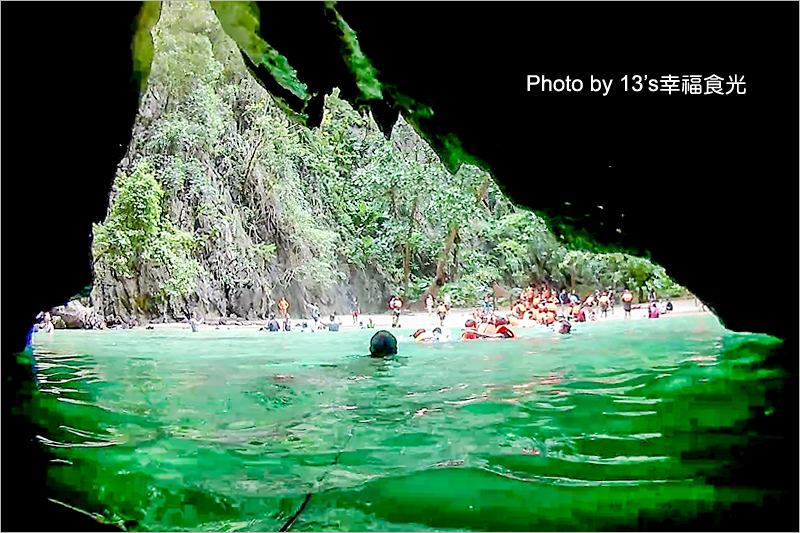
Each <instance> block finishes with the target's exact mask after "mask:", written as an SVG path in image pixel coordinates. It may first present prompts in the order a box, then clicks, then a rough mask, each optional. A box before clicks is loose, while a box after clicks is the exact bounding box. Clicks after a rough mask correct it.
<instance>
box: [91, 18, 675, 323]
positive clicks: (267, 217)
mask: <svg viewBox="0 0 800 533" xmlns="http://www.w3.org/2000/svg"><path fill="white" fill-rule="evenodd" d="M153 43H154V56H153V63H152V66H151V71H150V77H149V80H148V87H147V92H146V93H145V95H144V97H143V99H142V104H141V107H140V112H139V116H138V117H137V122H136V125H135V128H134V132H133V138H132V141H131V144H130V146H129V149H128V153H127V155H126V157H125V159H124V160H123V161H122V163H121V165H120V171H119V174H118V176H117V178H116V181H115V186H114V191H113V192H112V197H111V204H110V208H109V215H108V218H107V219H106V221H105V222H104V223H103V224H102V225H99V226H97V227H96V228H95V234H94V235H95V241H94V247H93V252H94V256H95V284H94V289H93V291H92V300H93V303H94V305H95V306H96V307H98V308H100V310H101V311H103V312H104V313H105V314H115V315H118V316H123V317H125V316H131V315H141V316H145V317H164V318H166V319H169V318H179V317H182V316H183V315H184V314H185V313H186V312H187V310H188V309H190V308H194V307H198V308H199V309H200V311H201V313H203V314H205V315H207V316H222V315H225V316H227V315H229V314H235V315H237V316H241V317H246V318H256V317H263V316H264V315H265V313H267V312H268V311H269V310H270V309H273V310H274V303H275V301H276V300H277V299H278V298H279V297H280V296H283V295H286V296H288V297H289V299H290V301H292V302H293V309H292V310H293V311H297V310H298V309H301V308H302V307H303V305H302V304H303V302H304V301H314V302H319V303H321V304H322V305H323V306H324V307H327V308H329V309H330V310H339V311H344V310H345V309H346V306H347V300H348V297H349V296H350V295H356V296H358V298H359V301H360V302H361V304H362V307H363V308H364V309H365V310H367V311H369V310H377V309H382V308H383V306H384V302H385V300H386V298H387V297H388V296H389V293H390V292H392V291H394V290H396V289H397V288H403V289H404V290H405V291H406V297H407V298H410V299H412V300H413V299H415V298H418V297H420V296H422V294H424V293H425V292H426V291H428V290H432V291H433V292H434V293H436V292H438V291H439V288H440V287H441V290H443V291H447V292H449V293H450V294H451V297H452V300H453V303H454V304H456V305H470V304H474V303H476V302H477V300H478V299H479V298H481V297H482V295H483V293H484V292H485V291H486V290H488V289H489V288H490V287H491V286H492V284H493V283H499V284H500V285H501V286H504V287H506V288H511V287H521V286H524V285H527V284H528V283H531V282H538V281H543V280H550V281H552V282H554V283H558V284H563V285H566V286H570V287H572V288H573V289H576V290H579V291H581V290H584V291H586V290H591V289H594V288H599V287H608V286H613V287H616V288H621V287H622V286H624V285H627V286H630V287H632V288H634V289H639V290H640V291H641V290H644V289H645V288H650V287H655V288H659V289H662V290H665V291H669V292H673V293H678V292H680V291H681V289H680V288H679V287H677V286H675V285H674V283H673V282H672V281H671V280H670V279H669V278H668V277H667V276H666V274H665V273H664V271H663V269H662V268H660V267H658V266H656V265H654V264H652V263H650V262H649V261H647V260H645V259H639V258H634V257H631V256H627V255H623V254H618V253H611V254H596V253H592V252H588V251H576V250H570V249H568V248H567V247H566V246H565V245H563V244H561V243H560V242H559V241H558V239H557V238H556V237H555V236H554V235H553V233H552V232H551V231H549V230H548V228H547V227H546V225H545V223H544V222H543V220H542V219H540V218H539V217H537V216H536V215H535V214H533V213H531V212H528V211H525V210H521V209H519V208H517V207H516V206H514V205H513V204H512V203H511V202H510V201H509V200H508V199H507V198H506V197H505V196H504V195H503V193H502V192H501V191H500V190H499V189H498V187H497V186H496V185H495V183H494V181H493V180H492V179H491V176H489V175H488V174H487V173H485V172H484V171H482V170H480V169H478V168H477V167H473V166H469V165H462V166H461V167H460V169H459V170H458V171H457V172H456V173H451V172H449V171H448V170H447V169H446V168H445V166H444V165H443V164H442V162H441V161H440V160H439V158H438V157H437V156H436V155H435V153H434V152H433V150H432V149H431V148H430V147H429V146H428V145H427V144H426V143H425V142H424V141H423V140H422V139H421V138H420V137H419V136H418V135H417V134H416V132H415V131H414V129H413V128H412V127H411V126H410V125H409V124H407V123H406V122H405V121H404V120H403V119H402V118H401V119H399V121H398V123H397V124H396V125H395V128H394V130H393V132H392V135H391V137H390V138H389V139H387V138H386V137H385V136H384V135H383V134H382V133H381V131H380V130H379V128H378V126H377V125H376V123H375V121H374V120H373V119H372V118H371V117H370V116H369V115H362V114H359V113H358V112H357V111H355V110H354V109H353V108H351V107H350V105H349V104H347V103H346V102H344V101H342V100H340V99H339V98H338V97H337V93H336V92H334V94H332V95H329V96H328V97H327V98H326V101H325V109H324V116H323V120H322V124H321V126H320V127H319V128H315V129H308V128H306V127H304V126H302V125H300V124H297V123H295V122H294V121H293V120H292V119H291V117H290V116H289V115H287V114H286V113H285V112H284V111H283V109H282V108H281V107H280V106H279V105H277V104H276V102H275V100H273V99H272V98H271V97H270V95H269V94H267V93H266V91H264V89H263V88H262V87H261V86H259V85H258V83H256V82H255V81H254V80H253V78H252V77H251V76H250V75H249V73H248V71H247V69H246V67H245V65H244V63H243V61H242V58H241V55H240V53H239V51H238V49H237V48H236V46H235V45H234V43H233V42H232V40H231V39H230V38H229V37H228V36H227V35H226V34H225V33H224V32H223V30H222V28H221V26H220V24H219V22H218V21H217V19H216V16H215V14H214V11H213V10H212V9H211V7H210V6H209V5H208V4H203V3H193V2H186V3H173V2H165V3H164V4H163V7H162V10H161V16H160V19H159V21H158V24H157V25H156V26H155V29H154V31H153Z"/></svg>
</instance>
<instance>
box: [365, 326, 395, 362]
mask: <svg viewBox="0 0 800 533" xmlns="http://www.w3.org/2000/svg"><path fill="white" fill-rule="evenodd" d="M369 353H370V354H371V355H372V356H373V357H384V356H387V355H394V354H396V353H397V339H395V338H394V335H392V334H391V333H389V332H388V331H386V330H381V331H379V332H377V333H376V334H375V335H373V336H372V340H370V341H369Z"/></svg>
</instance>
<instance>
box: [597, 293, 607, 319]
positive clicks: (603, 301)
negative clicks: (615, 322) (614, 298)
mask: <svg viewBox="0 0 800 533" xmlns="http://www.w3.org/2000/svg"><path fill="white" fill-rule="evenodd" d="M598 303H599V304H600V312H601V313H603V318H608V295H607V294H606V293H601V294H600V299H599V300H598Z"/></svg>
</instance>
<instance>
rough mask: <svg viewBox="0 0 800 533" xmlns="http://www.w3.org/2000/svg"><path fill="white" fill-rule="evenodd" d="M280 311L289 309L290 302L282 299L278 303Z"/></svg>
mask: <svg viewBox="0 0 800 533" xmlns="http://www.w3.org/2000/svg"><path fill="white" fill-rule="evenodd" d="M278 308H279V309H289V302H288V301H287V300H286V299H285V298H281V299H280V301H279V302H278Z"/></svg>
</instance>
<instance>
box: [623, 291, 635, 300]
mask: <svg viewBox="0 0 800 533" xmlns="http://www.w3.org/2000/svg"><path fill="white" fill-rule="evenodd" d="M622 301H623V302H632V301H633V294H631V293H629V292H628V293H625V294H623V295H622Z"/></svg>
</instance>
